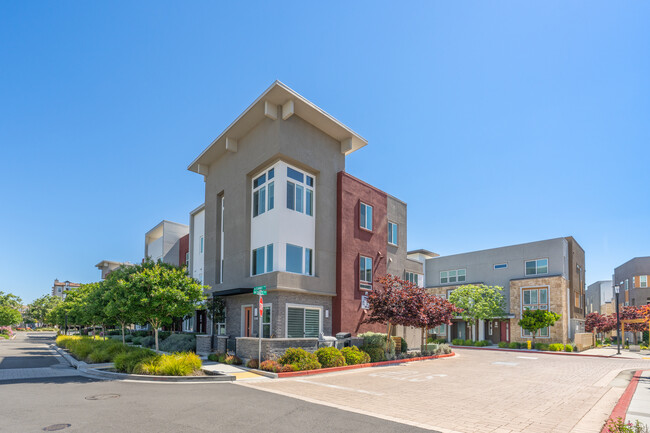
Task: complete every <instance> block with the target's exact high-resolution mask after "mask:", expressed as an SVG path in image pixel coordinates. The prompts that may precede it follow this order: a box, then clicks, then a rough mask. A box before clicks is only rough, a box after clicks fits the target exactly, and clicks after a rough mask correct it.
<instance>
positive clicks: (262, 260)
mask: <svg viewBox="0 0 650 433" xmlns="http://www.w3.org/2000/svg"><path fill="white" fill-rule="evenodd" d="M251 260H252V263H251V265H252V266H251V274H252V275H260V274H264V273H266V272H272V271H273V244H268V245H267V246H266V247H259V248H255V249H254V250H253V254H252V258H251Z"/></svg>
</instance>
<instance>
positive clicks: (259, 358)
mask: <svg viewBox="0 0 650 433" xmlns="http://www.w3.org/2000/svg"><path fill="white" fill-rule="evenodd" d="M253 294H255V295H258V296H259V297H260V306H259V310H258V312H257V316H258V319H259V322H258V326H257V367H258V368H259V364H261V363H262V315H263V314H264V301H263V300H262V295H266V286H257V287H255V288H253Z"/></svg>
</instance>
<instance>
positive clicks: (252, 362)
mask: <svg viewBox="0 0 650 433" xmlns="http://www.w3.org/2000/svg"><path fill="white" fill-rule="evenodd" d="M246 367H248V368H259V367H260V363H259V361H258V360H257V359H250V360H249V361H248V362H247V363H246Z"/></svg>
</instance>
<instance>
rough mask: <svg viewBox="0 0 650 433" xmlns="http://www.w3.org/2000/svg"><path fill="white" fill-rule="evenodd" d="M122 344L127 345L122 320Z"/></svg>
mask: <svg viewBox="0 0 650 433" xmlns="http://www.w3.org/2000/svg"><path fill="white" fill-rule="evenodd" d="M122 345H123V346H126V338H125V337H124V322H122Z"/></svg>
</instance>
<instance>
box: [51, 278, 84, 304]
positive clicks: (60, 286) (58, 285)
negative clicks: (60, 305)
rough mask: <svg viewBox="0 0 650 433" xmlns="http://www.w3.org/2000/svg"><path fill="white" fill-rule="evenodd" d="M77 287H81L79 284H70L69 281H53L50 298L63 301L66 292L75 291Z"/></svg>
mask: <svg viewBox="0 0 650 433" xmlns="http://www.w3.org/2000/svg"><path fill="white" fill-rule="evenodd" d="M78 287H81V284H78V283H71V282H70V281H59V280H58V279H57V280H54V284H53V285H52V296H57V297H59V298H61V299H65V296H66V292H67V291H68V290H72V289H76V288H78Z"/></svg>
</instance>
